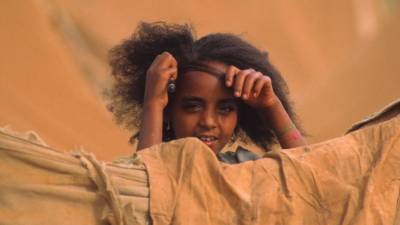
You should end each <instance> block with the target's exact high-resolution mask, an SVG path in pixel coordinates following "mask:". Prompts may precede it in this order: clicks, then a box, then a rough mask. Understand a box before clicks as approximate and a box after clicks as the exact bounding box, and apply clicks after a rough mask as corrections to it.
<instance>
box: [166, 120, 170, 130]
mask: <svg viewBox="0 0 400 225" xmlns="http://www.w3.org/2000/svg"><path fill="white" fill-rule="evenodd" d="M165 130H166V131H167V132H170V131H171V125H170V124H169V121H167V122H165Z"/></svg>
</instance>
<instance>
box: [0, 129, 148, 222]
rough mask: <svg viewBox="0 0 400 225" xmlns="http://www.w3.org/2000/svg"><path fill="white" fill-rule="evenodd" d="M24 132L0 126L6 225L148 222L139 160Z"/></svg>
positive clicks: (1, 204) (1, 207)
mask: <svg viewBox="0 0 400 225" xmlns="http://www.w3.org/2000/svg"><path fill="white" fill-rule="evenodd" d="M20 136H22V137H24V138H25V137H26V135H18V136H16V135H15V134H13V135H10V134H9V132H7V133H6V132H5V131H4V130H3V131H0V224H1V225H55V224H57V225H63V224H74V225H90V224H112V225H122V224H131V225H133V224H147V223H148V218H149V217H148V207H149V206H148V202H149V201H148V197H149V190H148V183H147V175H146V171H145V169H144V166H143V165H140V163H138V162H137V161H138V160H136V162H135V163H132V162H124V163H118V164H106V163H102V162H99V161H97V160H95V159H94V156H93V155H90V154H85V153H75V154H67V153H62V152H58V151H56V150H53V149H50V148H48V147H46V146H44V145H42V144H41V143H40V142H38V141H37V139H36V138H33V136H29V137H30V139H29V140H25V139H22V138H21V137H20ZM131 161H132V160H131ZM134 164H136V165H134Z"/></svg>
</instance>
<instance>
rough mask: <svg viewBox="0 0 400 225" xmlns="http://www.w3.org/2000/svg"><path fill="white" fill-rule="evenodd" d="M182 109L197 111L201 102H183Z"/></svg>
mask: <svg viewBox="0 0 400 225" xmlns="http://www.w3.org/2000/svg"><path fill="white" fill-rule="evenodd" d="M183 109H184V110H185V111H187V112H197V111H200V110H201V104H200V103H195V102H186V103H184V104H183Z"/></svg>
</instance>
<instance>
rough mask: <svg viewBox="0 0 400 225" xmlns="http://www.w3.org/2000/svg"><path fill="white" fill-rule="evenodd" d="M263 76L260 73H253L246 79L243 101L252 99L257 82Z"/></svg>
mask: <svg viewBox="0 0 400 225" xmlns="http://www.w3.org/2000/svg"><path fill="white" fill-rule="evenodd" d="M261 76H262V74H261V73H260V72H251V73H250V74H249V75H248V76H247V77H246V79H245V81H244V85H243V94H242V98H243V99H248V98H250V97H251V94H252V90H253V88H254V84H255V81H256V80H257V79H258V78H259V77H261ZM253 92H254V91H253Z"/></svg>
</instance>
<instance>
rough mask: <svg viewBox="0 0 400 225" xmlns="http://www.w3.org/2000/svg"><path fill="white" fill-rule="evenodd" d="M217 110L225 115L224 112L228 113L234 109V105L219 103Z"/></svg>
mask: <svg viewBox="0 0 400 225" xmlns="http://www.w3.org/2000/svg"><path fill="white" fill-rule="evenodd" d="M218 111H219V112H220V113H221V114H224V115H226V114H229V113H231V112H234V111H236V106H235V105H233V104H224V105H221V106H220V107H219V108H218Z"/></svg>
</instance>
